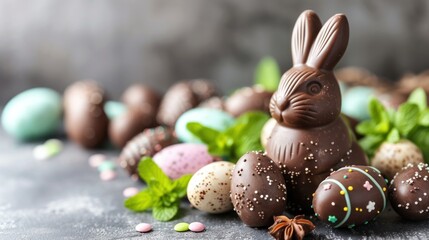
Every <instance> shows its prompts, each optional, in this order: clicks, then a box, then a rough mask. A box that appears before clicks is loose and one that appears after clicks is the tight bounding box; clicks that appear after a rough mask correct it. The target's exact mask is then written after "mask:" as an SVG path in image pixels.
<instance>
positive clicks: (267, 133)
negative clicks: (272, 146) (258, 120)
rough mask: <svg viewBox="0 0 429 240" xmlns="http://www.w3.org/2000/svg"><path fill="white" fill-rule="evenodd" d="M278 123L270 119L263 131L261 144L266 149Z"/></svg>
mask: <svg viewBox="0 0 429 240" xmlns="http://www.w3.org/2000/svg"><path fill="white" fill-rule="evenodd" d="M276 123H277V121H276V120H275V119H274V118H270V119H269V120H268V121H267V122H266V123H265V125H264V127H263V128H262V131H261V144H262V146H263V147H264V148H267V141H268V138H269V137H270V136H271V132H272V131H273V129H274V127H275V126H276Z"/></svg>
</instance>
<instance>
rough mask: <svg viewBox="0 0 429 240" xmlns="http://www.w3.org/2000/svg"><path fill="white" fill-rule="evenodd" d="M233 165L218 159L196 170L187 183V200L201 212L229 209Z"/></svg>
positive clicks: (230, 207) (230, 205) (220, 211)
mask: <svg viewBox="0 0 429 240" xmlns="http://www.w3.org/2000/svg"><path fill="white" fill-rule="evenodd" d="M234 166H235V164H233V163H230V162H225V161H219V162H214V163H210V164H208V165H206V166H204V167H203V168H201V169H200V170H198V171H197V172H196V173H195V174H194V175H193V176H192V178H191V180H190V181H189V184H188V189H187V193H188V199H189V202H190V203H191V204H192V205H193V206H194V207H195V208H197V209H199V210H201V211H203V212H208V213H223V212H227V211H231V210H232V203H231V198H230V195H229V191H230V189H231V172H232V170H233V169H234Z"/></svg>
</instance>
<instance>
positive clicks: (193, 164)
mask: <svg viewBox="0 0 429 240" xmlns="http://www.w3.org/2000/svg"><path fill="white" fill-rule="evenodd" d="M153 160H154V161H155V163H156V164H158V166H159V167H160V168H161V169H162V170H163V171H164V173H165V174H166V175H167V176H169V177H170V178H172V179H176V178H179V177H181V176H183V175H185V174H194V173H195V172H196V171H198V170H199V169H200V168H202V167H204V166H205V165H207V164H209V163H212V162H213V161H214V157H213V156H211V155H210V154H209V153H208V150H207V146H206V145H203V144H194V143H182V144H175V145H171V146H169V147H166V148H164V149H163V150H161V151H160V152H158V153H157V154H155V156H153Z"/></svg>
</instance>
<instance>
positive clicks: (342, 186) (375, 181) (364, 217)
mask: <svg viewBox="0 0 429 240" xmlns="http://www.w3.org/2000/svg"><path fill="white" fill-rule="evenodd" d="M386 199H387V189H386V181H385V179H384V178H383V177H382V175H381V174H380V172H379V171H378V170H377V169H376V168H374V167H370V166H351V167H343V168H341V169H339V170H337V171H335V172H333V173H332V174H331V175H330V176H329V177H327V178H326V179H325V180H324V181H322V182H321V183H320V185H319V187H318V188H317V190H316V192H315V193H314V197H313V208H314V212H315V214H316V216H317V217H318V218H319V219H320V220H322V221H325V222H327V223H330V224H331V225H332V226H333V227H335V228H337V227H349V228H350V227H354V226H355V225H360V224H366V223H368V221H370V220H372V219H374V218H375V217H376V216H378V214H380V213H381V212H382V211H383V210H384V208H385V207H386Z"/></svg>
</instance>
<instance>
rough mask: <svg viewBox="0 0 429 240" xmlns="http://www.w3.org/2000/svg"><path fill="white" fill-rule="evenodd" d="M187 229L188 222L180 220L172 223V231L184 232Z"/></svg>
mask: <svg viewBox="0 0 429 240" xmlns="http://www.w3.org/2000/svg"><path fill="white" fill-rule="evenodd" d="M188 230H189V223H186V222H181V223H178V224H176V225H174V231H176V232H186V231H188Z"/></svg>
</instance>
